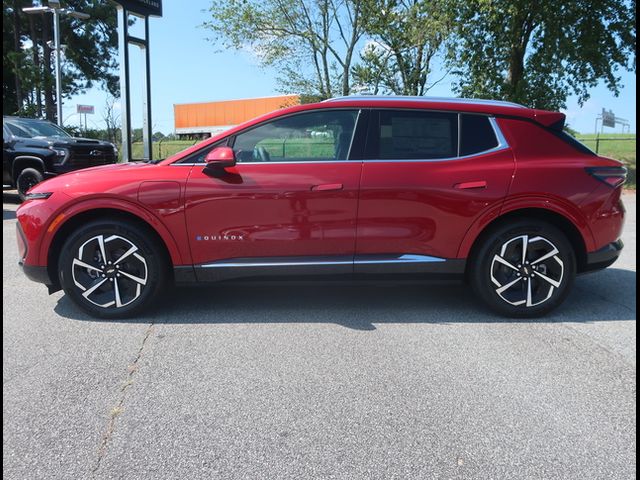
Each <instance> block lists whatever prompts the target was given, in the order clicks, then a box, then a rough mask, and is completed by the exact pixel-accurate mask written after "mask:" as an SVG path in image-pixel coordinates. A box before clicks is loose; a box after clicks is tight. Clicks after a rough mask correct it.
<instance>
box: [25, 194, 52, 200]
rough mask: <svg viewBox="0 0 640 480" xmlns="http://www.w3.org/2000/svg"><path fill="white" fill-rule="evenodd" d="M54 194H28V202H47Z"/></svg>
mask: <svg viewBox="0 0 640 480" xmlns="http://www.w3.org/2000/svg"><path fill="white" fill-rule="evenodd" d="M52 194H53V193H52V192H42V193H27V196H26V198H25V199H26V200H46V199H47V198H49V197H50V196H51V195H52Z"/></svg>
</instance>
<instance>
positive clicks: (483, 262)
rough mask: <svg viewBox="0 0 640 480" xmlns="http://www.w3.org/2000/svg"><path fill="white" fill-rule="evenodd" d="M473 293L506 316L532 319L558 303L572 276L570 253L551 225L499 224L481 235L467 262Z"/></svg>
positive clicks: (573, 263)
mask: <svg viewBox="0 0 640 480" xmlns="http://www.w3.org/2000/svg"><path fill="white" fill-rule="evenodd" d="M468 273H469V278H470V280H471V285H472V287H473V289H474V291H475V292H476V294H477V295H478V296H479V297H480V298H481V299H482V300H483V301H484V302H485V303H486V304H487V305H488V306H489V307H490V308H491V309H493V310H494V311H496V312H498V313H500V314H502V315H505V316H508V317H537V316H541V315H544V314H546V313H548V312H550V311H551V310H553V309H554V308H556V307H557V306H558V305H560V304H561V303H562V302H563V301H564V299H565V298H566V296H567V295H568V293H569V290H570V288H571V285H572V284H573V281H574V279H575V275H576V259H575V252H574V250H573V248H572V246H571V243H570V242H569V241H568V240H567V237H566V236H565V235H564V233H562V231H560V230H559V229H558V228H556V227H555V226H553V225H551V224H549V223H546V222H542V221H539V220H533V219H531V220H521V221H517V222H514V223H512V224H505V225H502V226H500V227H498V228H497V229H494V230H493V231H491V232H489V234H488V235H485V236H484V238H483V240H481V244H480V246H479V248H478V249H477V250H476V251H475V254H474V256H473V258H472V259H471V263H470V265H469V271H468Z"/></svg>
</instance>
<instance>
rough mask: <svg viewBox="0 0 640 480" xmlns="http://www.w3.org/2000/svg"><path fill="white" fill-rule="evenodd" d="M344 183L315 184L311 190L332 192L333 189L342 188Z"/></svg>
mask: <svg viewBox="0 0 640 480" xmlns="http://www.w3.org/2000/svg"><path fill="white" fill-rule="evenodd" d="M343 187H344V186H343V185H342V184H341V183H325V184H322V185H314V186H313V187H311V190H313V191H314V192H330V191H332V190H342V189H343Z"/></svg>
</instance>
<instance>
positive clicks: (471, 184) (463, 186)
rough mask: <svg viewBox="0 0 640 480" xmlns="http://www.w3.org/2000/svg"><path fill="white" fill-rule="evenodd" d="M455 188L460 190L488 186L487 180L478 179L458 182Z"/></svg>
mask: <svg viewBox="0 0 640 480" xmlns="http://www.w3.org/2000/svg"><path fill="white" fill-rule="evenodd" d="M453 188H457V189H458V190H471V189H474V188H487V181H486V180H478V181H476V182H462V183H456V184H455V185H454V186H453Z"/></svg>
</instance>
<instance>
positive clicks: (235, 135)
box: [17, 96, 626, 318]
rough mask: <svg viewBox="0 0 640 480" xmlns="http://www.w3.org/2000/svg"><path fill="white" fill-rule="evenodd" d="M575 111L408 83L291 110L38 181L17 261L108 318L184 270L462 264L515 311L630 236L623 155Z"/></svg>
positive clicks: (128, 310)
mask: <svg viewBox="0 0 640 480" xmlns="http://www.w3.org/2000/svg"><path fill="white" fill-rule="evenodd" d="M564 119H565V117H564V115H563V114H561V113H556V112H548V111H541V110H532V109H528V108H524V107H522V106H520V105H516V104H511V103H505V102H494V101H484V100H463V99H427V98H412V97H369V96H367V97H344V98H337V99H333V100H329V101H326V102H322V103H318V104H310V105H301V106H296V107H292V108H287V109H283V110H279V111H277V112H273V113H271V114H268V115H265V116H263V117H260V118H257V119H255V120H252V121H249V122H247V123H245V124H243V125H240V126H238V127H235V128H233V129H232V130H229V131H227V132H225V133H222V134H220V135H218V136H216V137H214V138H211V139H210V140H208V141H205V142H203V143H200V144H198V145H195V146H193V147H191V148H190V149H187V150H185V151H184V152H181V153H178V154H177V155H174V156H173V157H171V158H168V159H166V160H163V161H161V162H159V163H157V164H152V163H129V164H124V165H113V166H105V167H97V168H92V169H89V170H83V171H79V172H75V173H69V174H66V175H63V176H60V177H57V178H54V179H51V180H48V181H46V182H44V183H41V184H39V185H37V186H36V187H34V188H33V189H32V190H30V192H29V194H28V200H27V201H26V202H25V203H23V204H22V206H21V207H20V208H19V209H18V212H17V218H18V235H17V237H18V243H19V251H20V264H21V265H22V267H23V269H24V271H25V273H26V275H27V276H28V277H29V278H31V279H32V280H35V281H39V282H42V283H45V284H46V285H48V286H49V291H50V292H53V291H56V290H59V289H60V288H62V289H64V291H65V292H66V294H67V295H68V296H69V297H70V298H71V299H72V300H73V301H74V302H76V303H77V304H78V305H79V306H80V307H82V308H83V309H84V310H85V311H87V312H89V313H90V314H91V315H94V316H97V317H106V318H111V317H122V316H131V315H134V314H135V313H136V312H139V311H140V310H141V309H142V308H143V307H146V306H149V305H150V304H153V303H154V302H155V301H156V300H158V298H159V296H160V294H161V291H162V290H163V289H164V288H165V287H167V286H168V285H169V284H172V283H176V284H185V283H189V282H214V281H222V280H229V279H235V280H238V279H248V278H251V279H256V278H259V277H261V278H263V279H267V278H282V277H283V276H286V277H287V278H290V279H294V278H299V277H301V276H304V277H306V278H309V277H310V276H317V277H323V278H327V277H331V278H334V277H337V278H345V277H360V278H362V277H364V278H372V279H373V278H376V279H377V278H379V276H385V277H386V278H403V279H406V278H416V279H421V278H426V277H429V276H440V277H448V278H455V277H459V278H461V279H466V281H468V282H469V283H470V284H471V287H472V288H473V290H474V291H475V293H476V294H477V295H478V297H479V298H481V299H482V300H483V301H484V302H485V303H486V304H487V305H488V306H489V307H491V308H492V309H494V310H495V311H497V312H499V313H501V314H503V315H507V316H510V317H533V316H538V315H542V314H545V313H546V312H549V311H550V310H552V309H553V308H554V307H556V306H558V305H559V304H560V303H561V302H562V301H563V299H564V298H565V297H566V296H567V293H568V292H569V290H570V287H571V285H572V283H573V280H574V278H575V276H576V274H579V273H584V272H588V271H592V270H597V269H601V268H605V267H607V266H609V265H610V264H612V263H613V262H614V261H615V260H616V258H617V257H618V255H619V254H620V250H621V249H622V242H621V241H620V239H619V237H620V234H621V230H622V226H623V220H624V208H623V206H622V203H621V200H620V195H621V189H622V184H623V183H624V181H625V177H626V170H625V169H624V167H623V166H622V164H621V163H619V162H617V161H615V160H611V159H607V158H602V157H599V156H597V155H596V154H594V153H593V152H591V151H590V150H588V149H587V148H585V147H584V146H582V145H581V144H580V143H578V142H577V141H575V140H574V139H573V138H571V137H570V136H568V135H567V134H565V133H563V125H564Z"/></svg>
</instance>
